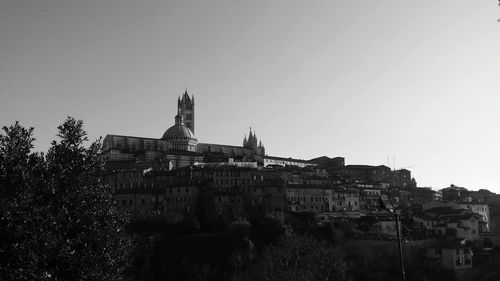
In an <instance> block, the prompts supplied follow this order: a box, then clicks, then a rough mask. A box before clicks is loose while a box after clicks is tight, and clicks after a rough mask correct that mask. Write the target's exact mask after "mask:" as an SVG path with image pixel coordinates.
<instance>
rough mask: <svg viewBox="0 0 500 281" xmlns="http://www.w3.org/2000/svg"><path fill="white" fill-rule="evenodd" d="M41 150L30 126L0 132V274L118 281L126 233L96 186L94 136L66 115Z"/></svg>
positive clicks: (107, 197)
mask: <svg viewBox="0 0 500 281" xmlns="http://www.w3.org/2000/svg"><path fill="white" fill-rule="evenodd" d="M58 129H59V133H58V134H57V137H58V138H59V139H58V140H57V141H53V142H52V143H51V147H50V149H49V150H48V151H47V153H46V154H42V153H33V152H32V149H33V141H34V137H33V128H24V127H23V126H21V125H20V124H19V123H18V122H16V123H15V124H14V125H12V126H9V127H4V128H3V133H2V134H1V135H0V229H1V231H0V241H1V243H0V261H1V262H0V280H120V279H121V277H122V271H123V269H124V268H125V267H126V265H127V260H128V258H129V255H128V252H129V249H130V241H131V240H130V237H129V236H128V235H127V234H126V233H125V232H124V225H125V224H126V222H127V221H126V218H125V217H124V216H123V215H122V214H121V213H120V212H119V211H118V210H117V208H116V205H115V203H114V201H113V199H112V197H111V194H110V192H109V191H108V190H106V188H105V187H103V186H102V185H101V184H100V175H101V171H102V170H101V163H100V162H99V160H98V155H99V152H100V142H94V143H92V144H91V145H90V146H89V147H85V146H84V144H85V142H86V141H87V137H86V133H85V131H84V130H83V122H82V121H79V120H75V119H74V118H70V117H68V118H67V120H66V121H65V122H64V123H63V124H62V125H60V126H59V127H58Z"/></svg>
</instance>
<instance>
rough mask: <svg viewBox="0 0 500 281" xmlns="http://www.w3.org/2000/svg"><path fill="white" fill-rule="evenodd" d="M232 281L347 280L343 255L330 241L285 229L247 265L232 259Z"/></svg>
mask: <svg viewBox="0 0 500 281" xmlns="http://www.w3.org/2000/svg"><path fill="white" fill-rule="evenodd" d="M235 264H237V265H238V266H236V270H235V272H234V274H233V276H232V280H272V281H281V280H283V281H285V280H300V281H313V280H337V281H340V280H347V279H346V265H345V263H344V260H343V254H342V252H341V251H340V250H339V249H338V248H334V247H333V246H332V245H331V244H330V243H327V242H325V241H320V240H317V239H316V238H314V237H312V236H309V235H304V236H299V235H297V234H295V233H294V232H293V231H292V230H291V229H287V231H286V232H285V234H284V235H283V236H282V237H281V238H280V239H279V241H278V243H277V244H275V245H271V246H268V247H266V248H265V250H264V251H263V253H262V255H261V257H260V258H259V260H258V261H257V262H255V263H253V264H250V265H248V266H244V265H242V264H241V262H239V263H238V262H236V263H235Z"/></svg>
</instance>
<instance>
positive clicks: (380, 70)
mask: <svg viewBox="0 0 500 281" xmlns="http://www.w3.org/2000/svg"><path fill="white" fill-rule="evenodd" d="M496 4H497V3H496V2H494V1H464V0H461V1H451V0H449V1H439V2H436V1H424V2H415V1H411V2H410V1H395V0H393V1H389V0H380V1H329V2H321V3H320V2H315V3H311V2H305V1H304V2H298V1H297V2H293V3H291V2H290V1H257V2H256V1H251V2H249V1H165V2H163V1H140V2H137V1H62V0H61V1H54V0H47V1H0V38H2V39H1V42H0V72H1V75H0V96H1V103H0V120H2V125H9V124H12V123H13V122H14V121H15V120H20V121H21V122H22V124H23V125H25V126H34V127H35V137H36V138H37V141H36V149H37V150H45V149H47V148H48V147H49V142H50V141H51V140H52V139H54V138H55V134H56V133H57V126H58V125H59V124H61V123H62V122H63V121H64V119H65V118H66V116H68V115H71V116H74V117H76V118H79V119H83V120H84V122H85V129H86V130H87V132H88V133H89V137H90V139H96V138H97V137H99V136H105V135H106V134H124V135H135V136H147V137H157V138H159V137H161V136H162V134H163V132H164V131H165V130H166V129H167V128H169V127H170V126H171V125H172V124H173V123H174V122H173V120H174V116H175V114H176V103H175V102H176V100H177V97H178V96H179V95H181V94H182V93H183V92H184V90H185V89H186V88H187V90H188V92H189V93H190V94H193V95H194V96H195V99H196V110H197V112H196V114H197V115H196V120H197V121H196V122H197V124H196V137H197V138H198V139H199V140H200V141H203V142H212V143H225V144H238V145H241V142H242V140H243V137H244V134H245V133H247V131H248V127H249V126H252V128H254V129H255V131H256V133H257V135H258V137H259V139H262V141H263V142H264V144H265V146H266V151H267V152H268V153H269V154H272V155H279V156H283V157H294V158H303V159H310V158H314V157H318V156H322V155H327V156H330V157H335V156H342V157H345V159H346V164H369V165H378V164H384V165H387V164H388V163H387V157H389V162H390V163H389V165H390V166H391V168H392V167H393V162H392V157H393V156H394V157H395V166H396V168H401V167H412V168H409V169H410V170H411V171H412V175H413V176H414V177H415V178H416V180H417V182H418V185H419V186H432V187H433V188H434V189H441V188H444V187H446V186H449V185H450V184H451V183H453V184H456V185H459V186H465V187H467V188H469V189H478V188H488V189H490V190H492V191H495V192H497V193H499V192H500V186H499V185H498V180H497V176H496V172H497V171H498V170H500V162H499V161H498V160H497V159H498V158H499V156H500V155H499V154H500V153H499V152H500V149H499V148H498V144H497V142H498V139H500V131H499V129H498V126H496V122H497V120H500V113H499V112H498V110H496V107H497V105H498V104H499V101H500V100H499V97H498V93H499V92H500V79H499V78H498V77H500V70H499V68H498V65H500V56H499V55H498V54H499V52H498V50H500V39H499V38H500V36H499V35H500V25H499V24H498V23H497V19H498V18H499V13H500V9H499V8H498V7H497V6H496Z"/></svg>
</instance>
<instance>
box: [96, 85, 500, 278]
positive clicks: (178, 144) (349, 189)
mask: <svg viewBox="0 0 500 281" xmlns="http://www.w3.org/2000/svg"><path fill="white" fill-rule="evenodd" d="M194 132H195V103H194V97H193V96H189V94H188V93H187V91H186V92H184V93H183V95H182V96H180V97H179V99H178V101H177V115H176V116H175V124H174V125H173V126H171V127H170V128H169V129H167V130H166V131H165V132H164V134H163V135H162V137H161V138H158V139H155V138H144V137H133V136H122V135H111V134H110V135H107V136H106V137H105V139H104V142H103V153H102V154H101V159H102V160H103V161H104V163H105V174H104V175H103V180H104V182H105V183H106V184H107V185H108V186H109V187H110V188H111V189H112V190H113V194H114V195H113V196H114V198H115V200H116V201H117V202H118V205H119V206H120V208H121V210H122V211H123V212H127V213H128V214H130V215H131V216H132V218H133V219H134V221H142V222H143V223H144V222H150V223H151V222H154V223H160V224H163V225H175V224H179V223H183V222H184V223H185V222H192V224H193V225H194V228H195V229H196V230H195V232H194V233H197V232H196V231H198V233H199V232H200V230H199V229H200V228H201V229H202V230H203V231H204V232H205V233H221V232H224V231H228V230H231V229H235V228H238V227H239V228H241V229H248V228H251V227H252V224H255V223H256V222H257V223H258V222H259V221H260V222H261V221H262V219H265V218H272V219H273V220H276V221H278V222H280V223H281V224H283V225H288V224H291V225H294V226H295V227H300V226H302V227H306V228H307V227H308V228H315V227H328V228H329V229H330V231H331V232H332V233H337V234H338V233H340V234H341V236H342V237H343V238H342V239H344V240H342V241H343V246H344V247H345V248H346V251H347V252H348V253H349V255H350V257H351V259H352V260H353V261H355V262H354V264H358V265H359V264H364V265H374V266H380V262H381V260H383V259H388V260H391V259H393V258H395V257H397V253H398V252H397V247H396V246H395V245H396V243H395V241H396V240H397V237H398V223H399V221H397V220H399V219H400V220H401V228H400V230H401V240H402V253H403V258H404V261H405V264H406V266H407V267H409V268H412V267H413V268H425V269H428V270H435V271H436V272H448V273H450V272H452V273H453V274H457V276H462V275H466V274H470V271H471V270H472V269H473V267H477V266H478V265H480V264H481V263H484V257H483V256H481V255H483V254H484V255H486V254H488V253H487V252H488V251H489V250H488V249H493V248H494V247H498V246H500V234H499V233H498V231H499V230H500V225H499V217H498V216H499V214H500V213H499V211H500V208H498V207H499V206H500V204H499V202H500V196H499V195H497V194H494V193H492V192H490V191H488V190H479V191H470V190H467V189H466V188H464V187H459V186H455V185H451V186H449V187H446V188H443V189H441V190H438V191H437V190H432V189H431V188H429V187H419V186H418V184H417V181H416V180H415V179H414V178H413V177H412V175H411V171H410V170H407V169H398V170H396V169H391V168H390V167H387V166H385V165H379V166H371V165H345V158H343V157H333V158H330V157H327V156H322V157H318V158H314V159H309V160H302V159H294V158H289V157H280V156H271V155H268V154H266V150H265V148H264V145H263V143H262V141H259V140H258V138H257V135H256V132H255V131H252V129H250V132H249V133H248V136H246V135H245V136H244V138H243V143H242V145H241V146H234V145H225V144H212V143H202V142H198V139H197V138H196V137H195V134H194ZM395 214H397V218H396V216H395ZM485 249H486V250H485ZM481 251H482V252H481ZM481 258H483V260H481ZM386 266H387V265H386ZM388 266H389V267H391V266H392V267H393V265H388ZM368 268H369V267H368Z"/></svg>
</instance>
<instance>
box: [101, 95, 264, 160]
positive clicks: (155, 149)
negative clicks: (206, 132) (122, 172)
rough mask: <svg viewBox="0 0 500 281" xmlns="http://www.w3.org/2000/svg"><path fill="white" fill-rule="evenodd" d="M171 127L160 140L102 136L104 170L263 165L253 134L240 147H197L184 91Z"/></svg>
mask: <svg viewBox="0 0 500 281" xmlns="http://www.w3.org/2000/svg"><path fill="white" fill-rule="evenodd" d="M174 120H175V123H174V125H172V126H171V127H170V128H168V129H167V130H166V131H165V132H164V133H163V135H162V137H161V138H158V139H156V138H145V137H135V136H123V135H106V137H105V138H104V141H103V153H102V154H101V157H102V158H103V160H105V163H106V167H107V168H108V169H147V168H153V169H168V170H171V169H174V168H180V167H185V166H190V165H193V164H195V163H204V162H226V161H228V159H229V158H233V159H234V160H235V161H255V162H258V163H260V164H261V165H263V163H264V158H265V149H264V146H263V145H262V141H259V140H258V139H257V135H256V134H255V131H253V132H252V129H250V133H249V135H248V138H247V137H246V136H245V138H244V140H243V145H242V146H232V145H224V144H212V143H199V142H198V139H197V138H196V137H195V134H194V132H195V103H194V96H191V97H190V96H189V94H188V92H187V90H186V91H185V92H184V93H183V94H182V95H181V96H180V97H179V98H178V99H177V115H176V116H175V118H174Z"/></svg>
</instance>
